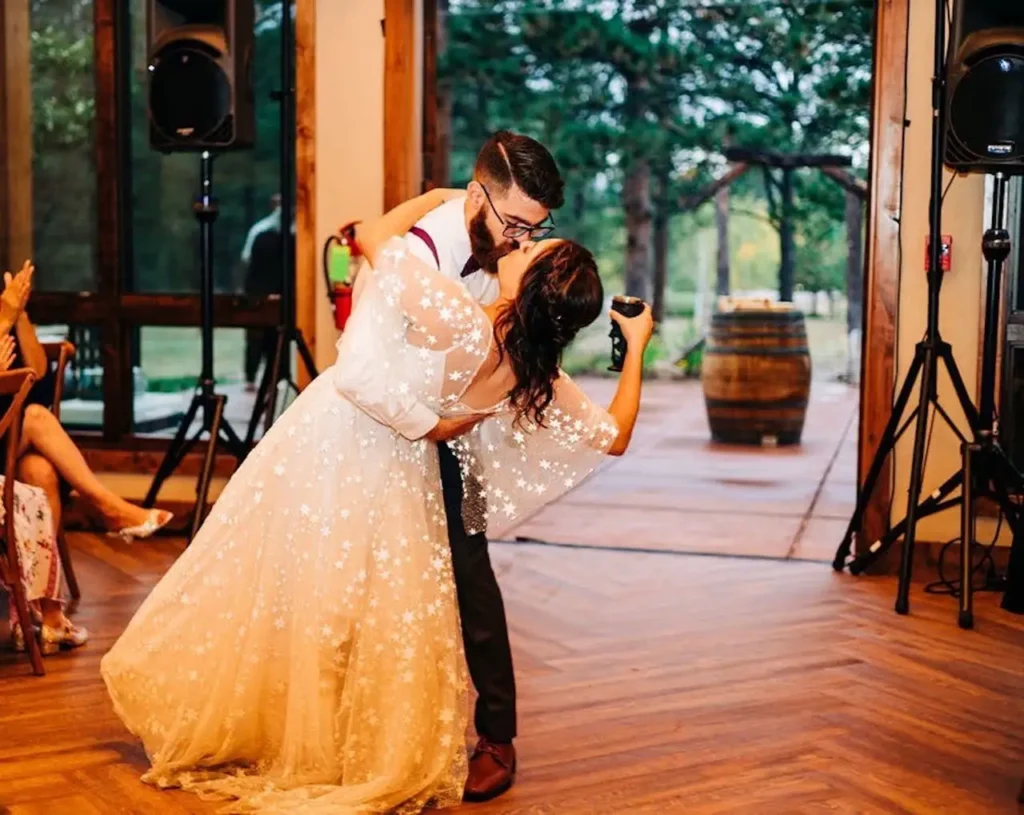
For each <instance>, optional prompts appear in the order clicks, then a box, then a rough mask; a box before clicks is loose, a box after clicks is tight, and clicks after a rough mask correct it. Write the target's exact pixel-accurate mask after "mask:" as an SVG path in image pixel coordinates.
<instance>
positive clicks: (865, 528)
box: [836, 0, 911, 550]
mask: <svg viewBox="0 0 1024 815" xmlns="http://www.w3.org/2000/svg"><path fill="white" fill-rule="evenodd" d="M910 2H911V0H877V2H876V4H875V39H874V59H873V68H872V92H871V142H870V143H871V152H870V159H869V162H868V223H867V235H866V239H865V241H866V252H865V272H864V332H863V351H862V354H861V393H860V427H859V437H858V456H857V482H858V484H863V483H864V480H865V478H866V476H867V472H868V469H869V468H870V466H871V462H872V459H873V458H874V455H875V451H876V450H877V449H878V443H879V441H880V440H881V437H882V433H883V432H884V430H885V426H886V424H887V423H888V421H889V417H890V415H891V413H892V407H893V396H894V393H893V389H894V385H895V381H896V374H897V371H896V367H895V365H896V343H897V341H898V338H897V336H896V324H897V319H898V316H899V285H900V261H901V247H900V239H901V234H900V218H901V217H902V214H903V213H902V212H901V204H902V190H903V151H904V141H905V131H906V105H907V87H906V72H907V56H908V34H909V30H910ZM892 464H893V462H892V457H891V456H890V458H889V461H888V463H887V466H886V467H884V468H883V470H882V474H881V477H880V478H879V480H878V484H877V485H876V487H875V490H874V492H873V493H872V495H871V496H870V499H869V501H868V503H867V506H866V508H865V514H864V520H863V524H862V528H861V533H860V535H859V536H858V550H859V549H861V548H862V547H863V546H865V545H868V544H869V543H870V542H871V541H875V540H878V539H879V538H881V537H882V536H883V535H884V534H885V533H886V532H887V531H888V530H889V527H890V514H891V510H892V478H893V475H892ZM836 543H837V544H838V541H837V542H836Z"/></svg>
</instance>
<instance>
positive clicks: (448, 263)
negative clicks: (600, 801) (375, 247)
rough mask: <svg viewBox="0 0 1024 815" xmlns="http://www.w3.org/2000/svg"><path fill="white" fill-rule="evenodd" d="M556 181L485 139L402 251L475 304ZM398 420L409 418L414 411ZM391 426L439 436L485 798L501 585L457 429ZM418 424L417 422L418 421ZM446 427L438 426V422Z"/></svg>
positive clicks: (502, 674)
mask: <svg viewBox="0 0 1024 815" xmlns="http://www.w3.org/2000/svg"><path fill="white" fill-rule="evenodd" d="M564 186H565V185H564V182H563V181H562V177H561V175H560V174H559V172H558V167H557V165H556V164H555V160H554V159H553V158H552V157H551V154H550V153H549V152H548V151H547V149H546V148H545V147H544V146H543V145H541V144H540V143H539V142H536V141H534V140H533V139H531V138H528V137H527V136H521V135H518V134H516V133H510V132H508V131H501V132H499V133H495V134H494V135H493V136H491V138H490V139H488V140H487V143H486V144H484V146H483V148H482V149H481V150H480V153H479V154H478V156H477V159H476V165H475V167H474V169H473V180H472V181H471V182H470V184H469V186H468V188H467V191H466V192H467V195H466V197H465V198H459V199H456V200H453V201H450V202H448V203H447V204H444V205H442V206H440V207H438V208H437V209H435V210H434V211H433V212H431V213H430V214H429V215H427V216H426V217H425V218H424V219H423V220H422V221H420V222H419V223H418V224H417V225H416V226H415V227H413V229H412V231H411V232H410V234H409V237H408V241H407V242H408V245H409V249H410V251H411V252H412V253H413V254H415V255H417V256H418V257H419V258H420V259H421V260H423V261H424V262H425V263H427V264H429V265H431V266H433V267H434V268H436V269H439V270H440V271H441V273H442V274H444V275H445V276H446V277H450V278H452V279H453V280H459V281H461V282H462V283H463V285H465V287H466V289H467V290H468V291H469V293H470V294H471V295H472V296H473V297H474V298H476V299H477V300H478V301H479V302H480V303H481V304H483V305H487V304H488V303H490V302H492V301H493V300H494V299H495V298H496V297H497V296H498V278H497V274H496V273H497V261H498V259H499V258H500V257H502V256H503V255H505V254H507V253H508V252H510V251H512V250H513V249H515V248H516V247H517V246H518V245H519V242H521V241H527V240H539V239H541V238H543V237H545V236H546V235H548V234H550V232H551V231H552V230H553V229H554V221H553V220H552V218H551V210H553V209H558V208H559V207H560V206H562V202H563V200H564V195H563V188H564ZM404 419H405V421H406V422H417V421H418V418H416V417H413V416H411V415H410V416H408V417H404ZM401 423H402V418H397V421H396V424H395V425H394V426H395V429H397V430H399V432H402V434H403V435H405V436H406V437H407V438H420V437H423V436H424V435H426V433H427V431H428V430H430V431H431V432H430V434H429V435H430V438H432V439H436V440H438V439H439V440H441V441H440V442H439V444H438V451H439V454H440V461H441V485H442V488H443V490H444V503H445V511H446V514H447V516H448V537H449V542H450V544H451V551H452V569H453V571H454V574H455V585H456V589H457V591H458V599H459V613H460V615H461V617H462V636H463V641H464V643H465V648H466V662H467V664H468V666H469V673H470V676H471V677H472V680H473V685H474V686H475V687H476V690H477V694H478V695H479V698H478V699H477V703H476V715H475V724H476V731H477V734H478V735H479V737H480V741H479V742H478V743H477V746H476V750H475V751H474V752H473V756H472V758H471V759H470V763H469V778H468V780H467V781H466V790H465V797H466V799H467V800H470V801H483V800H488V799H490V798H494V797H495V796H498V795H501V794H502V793H503V792H505V791H506V790H507V789H508V788H509V787H510V786H512V780H513V776H514V774H515V769H516V754H515V748H514V747H513V746H512V740H513V739H514V738H515V736H516V685H515V676H514V675H513V672H512V652H511V649H510V648H509V642H508V625H507V624H506V622H505V607H504V604H503V603H502V600H501V590H500V589H499V588H498V581H497V580H496V579H495V577H494V571H493V569H492V568H491V560H490V556H489V555H488V553H487V535H486V534H485V533H479V534H476V535H470V534H468V533H467V532H466V529H465V527H464V526H463V523H462V476H461V473H460V470H459V464H458V461H457V460H456V459H455V455H454V454H453V453H452V452H451V450H450V449H449V448H448V445H447V444H445V440H447V439H450V438H454V437H455V436H456V435H458V434H459V432H460V431H461V430H463V429H464V425H460V423H459V422H458V421H455V420H453V421H452V422H451V423H450V424H449V423H448V422H447V420H444V419H442V420H441V426H436V427H434V428H433V429H432V430H431V428H424V427H422V426H420V427H417V428H414V427H407V428H404V429H403V428H402V427H399V426H398V425H399V424H401ZM420 424H421V425H422V422H420ZM446 427H450V430H448V431H446V430H445V428H446Z"/></svg>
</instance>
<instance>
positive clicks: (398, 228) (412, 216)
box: [356, 189, 466, 266]
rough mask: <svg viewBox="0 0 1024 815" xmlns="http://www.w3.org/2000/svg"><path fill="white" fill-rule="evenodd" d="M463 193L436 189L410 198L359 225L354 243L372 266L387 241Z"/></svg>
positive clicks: (461, 191)
mask: <svg viewBox="0 0 1024 815" xmlns="http://www.w3.org/2000/svg"><path fill="white" fill-rule="evenodd" d="M465 194H466V191H465V190H451V189H436V190H430V191H429V192H425V193H423V195H418V196H416V197H415V198H411V199H410V200H408V201H406V202H405V203H403V204H399V205H398V206H397V207H395V208H394V209H392V210H391V211H390V212H386V213H384V214H383V215H381V216H380V217H379V218H374V219H372V220H370V221H366V222H364V223H361V224H359V225H358V226H357V227H356V243H357V244H358V245H359V248H360V250H361V251H362V253H363V254H364V255H365V256H366V258H367V260H369V261H370V265H371V266H374V265H376V263H377V258H378V256H379V254H380V251H381V249H383V248H384V246H385V245H386V244H387V242H388V241H389V240H391V239H392V238H395V237H398V236H399V235H404V234H405V233H406V232H408V231H409V230H410V229H412V228H413V227H414V226H415V225H416V223H417V221H419V220H420V219H421V218H423V216H425V215H426V214H427V213H428V212H430V211H431V210H434V209H437V208H438V207H439V206H441V205H442V204H444V203H447V202H448V201H451V200H452V199H453V198H458V197H460V196H463V195H465Z"/></svg>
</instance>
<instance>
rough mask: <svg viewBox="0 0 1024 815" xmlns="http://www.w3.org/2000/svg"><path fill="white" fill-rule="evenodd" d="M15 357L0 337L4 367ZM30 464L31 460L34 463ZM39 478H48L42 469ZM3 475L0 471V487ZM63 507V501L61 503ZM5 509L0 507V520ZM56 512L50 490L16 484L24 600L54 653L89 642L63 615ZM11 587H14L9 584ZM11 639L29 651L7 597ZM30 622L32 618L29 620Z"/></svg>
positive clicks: (43, 643) (9, 342)
mask: <svg viewBox="0 0 1024 815" xmlns="http://www.w3.org/2000/svg"><path fill="white" fill-rule="evenodd" d="M14 361H15V345H14V338H13V337H12V336H10V335H9V334H5V335H4V336H2V337H0V371H7V370H9V369H10V368H12V367H13V365H14ZM30 466H31V464H30ZM40 475H41V477H44V478H45V477H46V476H45V474H43V473H40ZM3 483H4V476H2V475H0V489H2V488H3ZM57 506H59V499H58V504H57ZM3 518H4V509H3V506H2V505H0V522H2V521H3ZM54 519H55V513H54V512H53V511H52V510H51V504H50V501H49V499H48V497H47V494H46V491H45V490H44V489H42V488H40V486H30V485H28V484H25V483H23V482H22V481H20V480H19V481H18V482H17V483H15V485H14V539H15V545H16V546H17V548H18V564H19V566H20V567H21V575H22V584H23V585H24V587H25V599H26V600H27V601H28V605H29V609H30V610H31V612H32V616H33V618H34V619H35V620H38V621H40V622H41V623H42V629H41V630H40V632H39V640H40V650H41V651H42V652H43V653H44V654H52V653H54V652H56V651H58V650H59V649H60V648H62V647H64V648H77V647H78V646H80V645H85V643H86V642H87V641H88V639H89V632H88V631H86V630H85V629H84V628H79V627H77V626H75V625H73V624H72V622H71V621H70V620H69V619H68V618H67V616H66V615H65V614H64V601H63V587H62V583H63V580H62V576H61V566H60V552H59V550H58V548H57V529H58V527H57V525H56V522H55V520H54ZM7 588H8V590H10V586H8V587H7ZM8 603H9V607H10V614H9V617H8V619H9V621H10V626H11V642H12V644H13V646H14V650H15V651H24V650H25V636H24V634H23V633H22V630H21V626H20V625H19V624H18V620H19V617H18V611H17V608H16V607H15V605H14V599H13V597H8ZM30 622H32V621H30Z"/></svg>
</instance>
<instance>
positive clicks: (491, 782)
mask: <svg viewBox="0 0 1024 815" xmlns="http://www.w3.org/2000/svg"><path fill="white" fill-rule="evenodd" d="M515 774H516V748H515V747H513V746H512V745H511V744H495V743H494V742H493V741H488V740H487V739H480V741H478V742H477V745H476V749H475V750H474V751H473V755H472V757H471V758H470V759H469V777H468V778H467V779H466V789H465V793H464V794H463V797H464V798H465V799H466V800H467V801H489V800H491V799H492V798H497V797H498V796H499V795H501V794H502V793H503V792H506V791H507V790H508V788H509V787H511V786H512V780H513V779H514V777H515Z"/></svg>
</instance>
